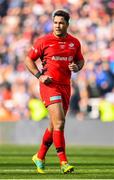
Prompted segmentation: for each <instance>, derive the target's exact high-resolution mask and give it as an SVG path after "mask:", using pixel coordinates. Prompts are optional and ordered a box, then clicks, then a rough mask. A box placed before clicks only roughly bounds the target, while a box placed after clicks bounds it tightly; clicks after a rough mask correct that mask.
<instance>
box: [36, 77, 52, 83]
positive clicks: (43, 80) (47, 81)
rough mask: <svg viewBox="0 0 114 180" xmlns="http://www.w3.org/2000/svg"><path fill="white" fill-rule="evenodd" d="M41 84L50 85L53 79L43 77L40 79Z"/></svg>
mask: <svg viewBox="0 0 114 180" xmlns="http://www.w3.org/2000/svg"><path fill="white" fill-rule="evenodd" d="M39 80H40V82H42V83H44V84H50V83H51V82H52V77H50V76H47V75H41V76H40V78H39Z"/></svg>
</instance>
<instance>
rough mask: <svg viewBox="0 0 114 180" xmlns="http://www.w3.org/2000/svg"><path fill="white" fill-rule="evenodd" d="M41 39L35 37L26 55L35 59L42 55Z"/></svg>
mask: <svg viewBox="0 0 114 180" xmlns="http://www.w3.org/2000/svg"><path fill="white" fill-rule="evenodd" d="M42 52H43V50H42V40H41V39H37V40H36V41H35V43H34V45H33V46H32V47H31V49H30V50H29V52H28V56H29V57H30V58H31V59H32V60H33V61H36V60H37V59H38V58H41V56H42Z"/></svg>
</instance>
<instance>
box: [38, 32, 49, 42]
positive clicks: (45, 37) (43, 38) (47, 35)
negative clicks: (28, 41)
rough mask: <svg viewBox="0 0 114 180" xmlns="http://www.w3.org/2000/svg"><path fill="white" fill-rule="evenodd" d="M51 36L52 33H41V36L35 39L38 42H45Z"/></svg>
mask: <svg viewBox="0 0 114 180" xmlns="http://www.w3.org/2000/svg"><path fill="white" fill-rule="evenodd" d="M50 37H51V33H49V34H45V35H41V36H39V37H37V38H36V39H35V42H38V43H40V42H45V41H47V39H49V38H50Z"/></svg>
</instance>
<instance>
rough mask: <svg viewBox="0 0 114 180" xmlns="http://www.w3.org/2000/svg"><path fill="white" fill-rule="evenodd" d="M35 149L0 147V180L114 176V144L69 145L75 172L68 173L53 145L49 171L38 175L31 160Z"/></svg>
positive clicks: (109, 177)
mask: <svg viewBox="0 0 114 180" xmlns="http://www.w3.org/2000/svg"><path fill="white" fill-rule="evenodd" d="M36 151H37V146H17V145H13V146H11V145H4V146H0V179H114V147H76V146H75V147H68V148H67V155H68V159H69V161H70V163H71V164H72V165H74V166H75V171H74V173H72V174H65V175H64V174H61V173H60V167H59V160H58V158H57V156H56V152H55V149H54V148H53V147H52V148H51V149H50V150H49V152H48V155H47V158H46V174H45V175H40V174H37V172H36V167H35V165H34V164H33V163H32V161H31V157H32V155H33V154H35V153H36Z"/></svg>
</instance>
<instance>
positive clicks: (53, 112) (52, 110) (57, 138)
mask: <svg viewBox="0 0 114 180" xmlns="http://www.w3.org/2000/svg"><path fill="white" fill-rule="evenodd" d="M48 111H49V115H50V120H51V121H52V123H53V143H54V145H55V148H56V151H57V155H58V157H59V160H60V165H61V170H62V171H63V173H68V172H71V171H73V166H70V165H69V164H68V161H67V157H66V153H65V139H64V126H65V113H64V109H63V105H62V103H61V102H59V103H55V104H51V105H49V106H48Z"/></svg>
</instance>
